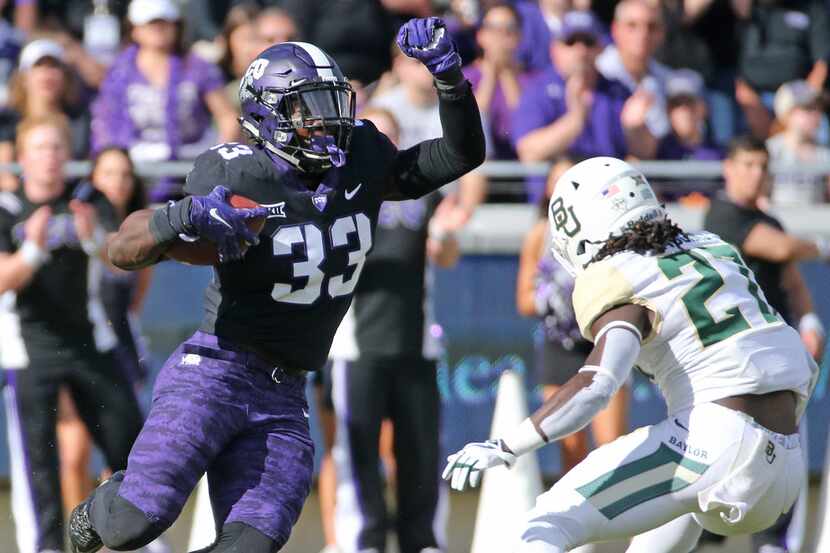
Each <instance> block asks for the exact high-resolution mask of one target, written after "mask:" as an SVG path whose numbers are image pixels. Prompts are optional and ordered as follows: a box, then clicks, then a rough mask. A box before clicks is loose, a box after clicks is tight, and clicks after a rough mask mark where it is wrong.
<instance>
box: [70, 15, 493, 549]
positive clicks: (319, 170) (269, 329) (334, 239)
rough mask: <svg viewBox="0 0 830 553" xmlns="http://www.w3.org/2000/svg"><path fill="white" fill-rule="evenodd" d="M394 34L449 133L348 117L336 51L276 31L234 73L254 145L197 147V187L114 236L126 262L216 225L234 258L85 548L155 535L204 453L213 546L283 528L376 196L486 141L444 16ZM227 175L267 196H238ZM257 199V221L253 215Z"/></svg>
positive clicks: (112, 250)
mask: <svg viewBox="0 0 830 553" xmlns="http://www.w3.org/2000/svg"><path fill="white" fill-rule="evenodd" d="M398 45H399V46H400V47H401V49H402V50H403V51H404V52H405V53H406V54H407V55H409V56H412V57H415V58H417V59H419V60H421V61H422V62H423V63H424V64H425V65H426V66H427V67H428V68H429V70H430V71H431V72H432V74H433V75H434V77H435V86H436V88H437V89H438V95H439V98H440V113H441V122H442V126H443V129H444V137H443V138H440V139H435V140H428V141H425V142H422V143H420V144H418V145H416V146H414V147H412V148H409V149H407V150H403V151H398V150H397V149H396V148H395V147H394V146H393V145H392V144H391V143H390V142H389V140H388V139H387V138H386V137H385V136H384V135H383V134H381V133H379V132H378V131H377V130H376V129H375V127H374V126H373V125H372V124H371V123H369V122H365V121H360V120H355V119H354V109H355V108H354V93H353V91H352V89H351V87H350V85H349V83H348V81H347V80H346V79H345V77H344V76H343V74H342V72H341V71H340V69H339V68H338V67H337V64H336V63H335V62H334V60H333V59H331V57H329V56H328V55H327V54H326V53H325V52H323V51H322V50H320V49H319V48H317V47H316V46H314V45H312V44H307V43H301V42H288V43H282V44H278V45H276V46H272V47H271V48H269V49H267V50H266V51H264V52H263V53H262V54H260V55H259V57H258V58H257V59H255V60H254V61H253V62H252V63H251V64H250V66H249V68H248V71H247V72H246V74H245V76H244V77H243V79H242V82H241V84H240V101H241V106H242V112H243V115H242V118H241V123H242V126H243V128H244V129H245V130H246V131H247V132H248V133H249V134H250V135H251V138H252V145H250V146H248V145H244V144H223V145H220V146H216V147H214V148H211V149H210V150H209V151H207V152H205V153H204V154H202V155H201V156H200V157H199V158H198V159H197V160H196V164H195V167H194V169H193V171H192V172H191V173H190V175H189V176H188V178H187V183H186V185H185V191H186V192H187V193H188V194H191V195H190V196H188V197H186V198H185V199H183V200H181V201H180V202H176V203H173V204H170V205H168V206H166V207H164V208H162V209H159V210H156V211H151V210H144V211H139V212H136V213H134V214H133V215H131V216H130V217H129V218H128V219H127V220H126V221H125V222H124V223H123V224H122V226H121V229H120V230H119V232H118V234H117V235H116V236H115V237H114V238H113V239H112V240H111V242H110V245H109V254H110V258H111V259H112V261H113V263H115V264H116V265H117V266H119V267H122V268H125V269H135V268H138V267H143V266H146V265H148V264H151V263H154V262H156V261H158V260H159V259H161V258H163V256H164V253H165V251H166V250H167V249H168V248H169V247H170V246H171V245H172V244H173V243H175V242H176V241H178V240H181V239H183V238H185V239H186V238H188V237H199V238H203V239H208V240H211V241H213V242H215V243H216V245H217V250H218V252H219V255H220V260H222V261H223V262H222V263H221V264H219V265H217V266H216V268H215V276H214V279H213V282H212V283H211V284H210V286H209V287H208V290H207V292H206V301H205V317H204V320H203V323H202V325H201V327H200V329H199V331H198V332H197V333H196V334H194V335H193V336H192V337H191V338H190V339H189V340H187V341H186V342H185V343H183V344H182V345H181V346H180V347H179V348H178V349H177V350H176V351H175V352H174V353H173V355H172V356H171V357H170V358H169V360H168V361H167V363H166V364H165V366H164V367H163V368H162V370H161V372H160V374H159V376H158V380H157V381H156V387H155V390H154V399H153V406H152V409H151V411H150V415H149V418H148V420H147V422H146V423H145V425H144V428H143V430H142V432H141V434H140V435H139V438H138V440H137V441H136V443H135V445H134V447H133V449H132V451H131V453H130V458H129V464H128V466H127V470H126V471H125V472H119V473H116V474H115V475H114V476H113V478H112V479H110V480H109V481H108V482H107V483H105V484H103V485H102V486H100V487H99V488H98V489H97V490H96V491H95V492H94V493H93V494H92V495H91V496H90V497H89V498H88V499H87V500H86V501H84V502H83V503H81V504H80V505H79V506H78V507H77V508H76V509H75V510H74V511H73V514H72V517H71V519H70V537H71V539H72V542H73V545H74V547H75V550H76V551H77V552H81V553H89V552H92V551H97V550H98V549H99V548H100V547H101V546H102V544H104V545H106V546H107V547H109V548H111V549H116V550H125V549H136V548H139V547H142V546H143V545H145V544H146V543H148V542H150V541H151V540H152V539H153V538H155V537H156V536H158V535H159V534H160V533H161V532H162V531H164V530H165V529H166V528H167V527H168V526H170V525H171V524H172V523H173V521H174V520H175V519H176V517H177V516H178V514H179V512H180V511H181V508H182V506H183V505H184V503H185V500H186V499H187V497H188V495H189V494H190V492H191V490H192V489H193V487H194V486H195V484H196V482H197V481H198V479H199V478H200V477H201V475H202V474H203V473H204V472H205V471H207V473H208V482H209V485H210V494H211V500H212V504H213V509H214V514H215V517H216V520H217V528H218V529H219V536H218V538H217V540H216V542H215V543H214V544H213V545H212V546H211V547H210V548H208V550H207V551H212V552H226V551H245V552H246V553H260V552H262V553H272V552H274V551H277V550H279V549H280V548H281V547H282V546H283V544H285V542H286V541H287V539H288V536H289V533H290V530H291V528H292V526H293V525H294V523H295V522H296V520H297V517H298V516H299V514H300V510H301V508H302V505H303V502H304V501H305V498H306V496H307V495H308V492H309V488H310V484H311V476H312V465H313V445H312V441H311V438H310V436H309V429H308V421H307V418H306V413H307V411H306V409H307V405H306V400H305V396H304V383H305V378H304V372H305V371H307V370H316V369H319V368H320V367H321V366H322V365H323V363H324V362H325V359H326V356H327V354H328V350H329V346H330V345H331V341H332V337H333V335H334V332H335V330H336V328H337V326H338V324H339V323H340V320H341V319H342V317H343V315H344V313H345V312H346V310H347V309H348V306H349V303H350V301H351V296H352V292H353V290H354V288H355V285H356V284H357V281H358V278H359V276H360V271H361V269H362V267H363V263H364V260H365V258H366V254H367V253H368V252H369V250H370V249H371V247H372V235H373V232H374V228H375V226H376V223H377V218H378V210H379V208H380V205H381V203H382V202H383V201H384V200H390V199H407V198H418V197H420V196H423V195H425V194H427V193H429V192H431V191H433V190H435V189H437V188H439V187H440V186H442V185H443V184H446V183H448V182H450V181H452V180H454V179H456V178H458V177H459V176H460V175H463V174H465V173H467V172H468V171H470V170H471V169H473V168H474V167H476V166H478V165H479V164H480V163H481V162H482V161H483V159H484V137H483V133H482V129H481V122H480V118H479V112H478V107H477V105H476V102H475V98H474V97H473V94H472V92H471V89H470V85H469V83H468V82H467V81H465V80H464V77H463V75H462V73H461V70H460V58H459V56H458V54H457V52H456V50H455V46H454V45H453V43H452V41H451V40H450V38H449V36H448V35H447V34H446V29H445V27H444V24H443V23H442V22H441V21H440V20H439V19H436V18H428V19H415V20H411V21H409V22H408V23H406V24H405V25H404V26H403V27H401V30H400V32H399V34H398ZM230 192H233V193H236V194H241V195H243V196H246V197H248V198H251V199H253V200H255V201H256V202H258V203H259V204H260V205H261V206H262V207H259V208H254V209H235V208H233V207H231V206H230V205H229V204H228V203H227V198H228V195H229V193H230ZM263 215H265V216H267V218H268V219H267V223H266V225H265V228H264V229H263V231H262V232H261V233H260V234H259V236H252V235H251V234H252V233H251V232H250V231H249V230H248V228H247V226H246V220H247V219H249V218H251V217H259V216H263ZM240 238H242V239H244V240H246V241H247V242H248V244H249V245H250V247H248V248H247V251H245V250H243V248H241V247H240Z"/></svg>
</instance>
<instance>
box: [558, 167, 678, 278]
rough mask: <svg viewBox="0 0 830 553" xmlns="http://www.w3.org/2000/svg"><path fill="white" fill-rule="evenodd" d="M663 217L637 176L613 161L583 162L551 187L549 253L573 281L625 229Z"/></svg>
mask: <svg viewBox="0 0 830 553" xmlns="http://www.w3.org/2000/svg"><path fill="white" fill-rule="evenodd" d="M665 216H666V213H665V210H664V209H663V207H662V206H661V205H660V203H659V202H658V201H657V197H656V196H655V194H654V191H653V190H652V189H651V186H650V185H649V183H648V181H647V180H646V178H645V177H644V176H643V174H642V173H641V172H640V171H638V170H637V169H635V168H634V167H632V166H631V165H629V164H628V163H626V162H624V161H622V160H619V159H616V158H610V157H597V158H591V159H587V160H585V161H582V162H580V163H577V164H576V165H574V166H573V167H571V168H570V169H568V170H567V171H566V172H565V173H564V174H563V175H562V176H561V177H560V178H559V180H558V181H557V182H556V185H555V187H554V191H553V194H552V195H551V200H550V205H549V208H548V219H549V222H550V235H551V250H552V253H553V255H554V257H555V258H556V259H557V261H559V262H560V263H561V264H562V266H563V267H564V268H565V269H566V270H567V271H568V272H569V273H571V274H572V275H573V276H576V275H578V274H579V273H581V272H582V271H584V270H585V267H586V266H587V265H588V264H589V263H590V262H591V261H592V260H593V258H594V256H596V254H597V252H599V250H600V249H601V248H602V246H603V244H604V243H605V242H606V241H607V240H608V239H609V238H610V237H612V236H616V235H619V234H621V233H622V232H623V231H624V230H625V229H626V228H627V226H628V224H629V223H631V222H633V221H636V220H639V219H657V218H664V217H665Z"/></svg>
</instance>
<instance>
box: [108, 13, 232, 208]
mask: <svg viewBox="0 0 830 553" xmlns="http://www.w3.org/2000/svg"><path fill="white" fill-rule="evenodd" d="M128 20H129V23H130V24H131V26H132V29H131V30H130V34H129V36H131V37H132V40H133V43H132V44H131V45H130V46H128V47H127V48H126V49H125V50H124V51H123V52H121V54H119V56H118V58H117V59H116V61H115V63H114V64H113V66H112V68H111V69H110V71H109V72H108V73H107V76H106V78H105V79H104V82H103V83H102V84H101V89H100V94H99V96H98V98H97V99H96V101H95V103H94V104H93V107H92V110H93V120H92V146H93V149H94V150H95V151H98V150H100V149H102V148H104V147H106V146H112V145H117V146H121V147H123V148H126V149H128V150H129V152H130V157H131V158H132V160H133V161H134V162H158V161H167V160H172V159H188V158H191V157H195V156H196V155H197V154H198V153H200V152H201V151H202V150H204V149H205V147H207V146H209V145H211V144H213V143H216V141H217V139H216V137H215V136H214V135H212V134H211V133H210V132H209V131H210V127H211V116H212V117H213V118H214V119H215V120H216V125H217V127H218V130H219V135H220V136H219V138H221V140H222V141H232V140H235V139H237V138H238V136H239V125H237V123H236V112H235V111H234V109H233V107H232V106H231V104H230V102H229V101H228V99H227V96H225V94H224V91H223V85H224V81H223V79H222V74H221V72H220V71H219V69H218V68H217V67H216V66H214V65H212V64H210V63H208V62H206V61H204V60H202V59H201V58H199V57H197V56H195V55H193V54H190V55H187V54H185V53H184V52H183V49H182V48H181V47H180V37H181V26H180V24H179V22H180V14H179V9H178V7H177V6H176V4H175V3H174V2H173V1H172V0H133V1H132V2H131V3H130V8H129V11H128ZM155 199H159V198H158V197H155Z"/></svg>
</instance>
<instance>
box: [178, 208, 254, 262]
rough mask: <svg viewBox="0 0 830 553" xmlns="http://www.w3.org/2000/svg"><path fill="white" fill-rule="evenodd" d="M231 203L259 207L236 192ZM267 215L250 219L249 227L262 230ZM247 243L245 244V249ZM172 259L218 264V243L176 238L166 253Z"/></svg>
mask: <svg viewBox="0 0 830 553" xmlns="http://www.w3.org/2000/svg"><path fill="white" fill-rule="evenodd" d="M230 204H231V205H232V206H233V207H239V208H250V207H258V206H259V204H258V203H256V202H255V201H253V200H251V199H250V198H246V197H245V196H240V195H238V194H234V195H232V196H231V198H230ZM265 220H266V218H265V217H257V218H256V219H249V220H248V228H249V229H251V230H252V231H254V232H255V233H256V234H259V233H260V232H262V228H263V227H264V226H265ZM244 248H247V245H243V249H244ZM164 255H165V256H166V257H168V258H170V259H174V260H176V261H179V262H181V263H187V264H189V265H216V264H218V263H219V254H218V253H217V252H216V244H214V243H213V242H211V241H210V240H202V239H199V240H196V241H195V242H185V241H184V240H176V242H175V243H174V244H173V245H172V246H170V248H169V249H168V250H167V252H165V254H164Z"/></svg>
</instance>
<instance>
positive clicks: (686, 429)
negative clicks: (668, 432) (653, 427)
mask: <svg viewBox="0 0 830 553" xmlns="http://www.w3.org/2000/svg"><path fill="white" fill-rule="evenodd" d="M674 424H676V425H677V426H679V427H680V428H682V429H683V430H685V431H686V432H688V431H689V429H688V428H686V427H685V426H683V425H682V424H680V421H679V420H677V419H676V418H675V419H674Z"/></svg>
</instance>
